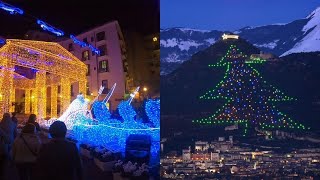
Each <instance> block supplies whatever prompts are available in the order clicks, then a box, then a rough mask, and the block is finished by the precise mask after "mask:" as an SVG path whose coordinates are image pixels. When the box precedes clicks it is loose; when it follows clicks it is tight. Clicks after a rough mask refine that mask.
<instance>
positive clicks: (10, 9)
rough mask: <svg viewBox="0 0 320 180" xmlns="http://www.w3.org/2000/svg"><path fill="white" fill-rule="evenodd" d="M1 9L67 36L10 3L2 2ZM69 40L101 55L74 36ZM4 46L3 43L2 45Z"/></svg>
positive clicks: (59, 34)
mask: <svg viewBox="0 0 320 180" xmlns="http://www.w3.org/2000/svg"><path fill="white" fill-rule="evenodd" d="M0 9H2V10H5V11H7V12H9V13H10V14H12V15H15V14H20V15H24V16H26V17H29V18H30V19H34V20H35V22H36V23H37V24H38V25H39V26H40V27H41V28H42V29H43V30H45V31H48V32H51V33H52V34H54V35H56V36H64V35H66V34H65V33H64V32H63V31H62V30H60V29H58V28H56V27H54V26H52V25H50V24H49V23H47V22H45V21H43V20H40V19H38V18H36V17H34V16H32V15H30V14H27V13H25V12H24V11H23V10H22V9H20V8H17V7H15V6H13V5H10V4H8V3H4V2H2V1H0ZM69 38H70V39H72V40H73V42H74V43H75V44H78V45H80V46H81V47H86V46H87V47H89V48H90V49H91V51H92V52H94V53H95V54H98V55H99V54H100V50H99V49H97V48H95V47H94V46H92V45H91V44H88V43H85V42H83V41H80V40H79V39H77V38H76V37H75V36H74V35H69ZM0 44H2V43H0Z"/></svg>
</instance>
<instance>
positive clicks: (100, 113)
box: [92, 101, 111, 122]
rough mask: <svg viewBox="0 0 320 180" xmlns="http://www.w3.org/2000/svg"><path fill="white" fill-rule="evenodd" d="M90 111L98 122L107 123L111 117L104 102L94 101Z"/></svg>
mask: <svg viewBox="0 0 320 180" xmlns="http://www.w3.org/2000/svg"><path fill="white" fill-rule="evenodd" d="M92 111H93V114H94V116H95V118H96V119H98V120H99V122H107V121H108V120H109V119H110V117H111V113H110V111H109V109H108V108H107V106H106V103H105V102H104V101H95V102H94V103H93V105H92Z"/></svg>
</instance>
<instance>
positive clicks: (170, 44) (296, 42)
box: [160, 7, 320, 75]
mask: <svg viewBox="0 0 320 180" xmlns="http://www.w3.org/2000/svg"><path fill="white" fill-rule="evenodd" d="M160 33H161V36H160V47H161V51H160V60H161V75H165V74H168V73H171V72H172V71H173V70H174V69H175V68H177V67H179V64H181V63H183V62H184V61H187V60H189V59H190V58H191V56H192V55H193V54H195V53H197V52H199V51H201V50H204V49H206V48H208V47H209V46H210V45H212V44H213V43H215V42H216V41H218V40H220V39H221V35H222V34H223V33H230V31H217V30H201V29H192V28H181V27H178V28H177V27H176V28H167V29H161V30H160ZM233 33H235V34H238V35H239V36H240V38H243V39H246V40H247V41H249V42H250V43H251V44H253V45H254V46H256V47H258V48H259V49H261V50H262V51H264V52H269V53H272V54H275V55H278V56H280V55H281V56H285V55H288V54H291V53H297V52H312V51H320V7H319V8H317V9H316V10H315V11H313V12H312V13H311V14H310V15H309V16H307V17H306V18H303V19H298V20H295V21H292V22H290V23H276V24H271V25H262V26H256V27H253V26H247V27H244V28H241V29H238V30H235V31H233ZM170 63H174V65H172V66H171V65H170ZM162 65H163V66H162Z"/></svg>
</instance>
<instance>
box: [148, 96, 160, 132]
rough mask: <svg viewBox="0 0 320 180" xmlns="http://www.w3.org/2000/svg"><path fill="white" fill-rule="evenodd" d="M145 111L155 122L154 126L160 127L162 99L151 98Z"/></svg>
mask: <svg viewBox="0 0 320 180" xmlns="http://www.w3.org/2000/svg"><path fill="white" fill-rule="evenodd" d="M145 111H146V114H147V116H148V118H149V120H150V121H151V122H152V123H153V124H154V126H155V127H160V99H156V100H152V99H149V100H148V101H147V102H146V108H145Z"/></svg>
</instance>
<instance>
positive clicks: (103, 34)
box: [97, 31, 106, 41]
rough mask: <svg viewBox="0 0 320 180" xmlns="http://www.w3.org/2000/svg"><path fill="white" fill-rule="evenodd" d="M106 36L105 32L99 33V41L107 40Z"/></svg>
mask: <svg viewBox="0 0 320 180" xmlns="http://www.w3.org/2000/svg"><path fill="white" fill-rule="evenodd" d="M105 36H106V35H105V32H104V31H102V32H99V33H97V41H102V40H105V38H106V37H105Z"/></svg>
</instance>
